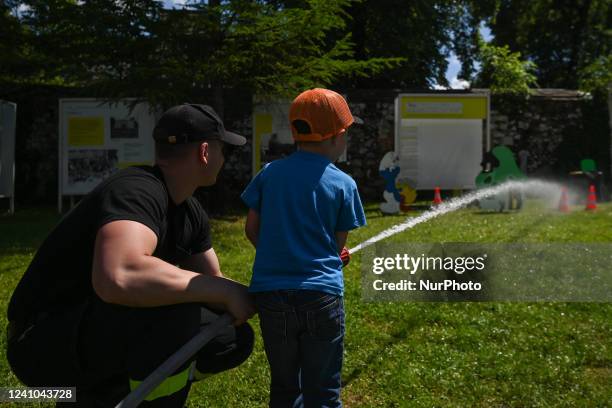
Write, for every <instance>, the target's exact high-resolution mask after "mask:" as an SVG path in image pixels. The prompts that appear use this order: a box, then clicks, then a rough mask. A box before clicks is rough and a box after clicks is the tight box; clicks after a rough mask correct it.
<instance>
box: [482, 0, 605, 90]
mask: <svg viewBox="0 0 612 408" xmlns="http://www.w3.org/2000/svg"><path fill="white" fill-rule="evenodd" d="M496 2H497V11H495V12H494V13H493V14H492V17H491V19H490V21H489V23H490V26H491V30H492V33H493V35H494V39H493V43H494V45H497V46H504V45H508V47H509V48H510V50H511V51H513V52H520V53H521V55H523V56H524V57H525V58H526V59H528V60H529V61H533V62H534V63H535V64H536V65H537V70H536V76H537V78H538V83H539V84H540V86H542V87H548V88H571V89H576V88H577V87H578V86H579V79H580V78H581V77H582V76H583V71H584V70H585V69H587V67H590V66H592V64H593V63H596V61H598V60H599V59H600V58H603V59H604V60H605V59H606V58H609V56H610V52H611V49H610V46H611V44H612V41H611V40H612V38H611V34H612V31H611V30H610V27H611V26H612V13H611V10H610V1H609V0H497V1H496Z"/></svg>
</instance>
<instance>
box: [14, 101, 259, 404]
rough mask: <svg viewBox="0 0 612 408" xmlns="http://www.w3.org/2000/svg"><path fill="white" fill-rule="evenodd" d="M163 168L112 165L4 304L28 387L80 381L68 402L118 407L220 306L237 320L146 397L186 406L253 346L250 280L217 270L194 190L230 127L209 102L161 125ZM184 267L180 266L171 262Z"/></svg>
mask: <svg viewBox="0 0 612 408" xmlns="http://www.w3.org/2000/svg"><path fill="white" fill-rule="evenodd" d="M153 137H154V139H155V142H156V164H155V166H153V167H151V166H142V167H131V168H127V169H124V170H121V171H119V172H117V173H115V174H114V175H113V176H111V177H110V178H108V179H107V180H105V181H104V182H102V183H101V184H100V185H99V186H98V187H97V188H96V189H95V190H94V191H92V192H91V193H89V194H88V195H87V196H85V197H84V198H83V200H82V201H81V202H80V203H79V204H78V205H77V206H76V207H75V208H74V209H73V210H72V211H70V212H69V213H68V214H67V215H66V216H65V217H64V218H63V219H62V220H61V221H60V222H59V224H58V225H57V226H56V227H55V229H54V230H53V231H52V232H51V234H50V235H49V236H48V237H47V239H46V240H45V241H44V242H43V244H42V245H41V247H40V248H39V249H38V252H37V253H36V255H35V256H34V259H33V260H32V263H31V264H30V266H29V267H28V269H27V271H26V272H25V274H24V276H23V278H22V279H21V281H20V282H19V284H18V286H17V288H16V290H15V292H14V293H13V296H12V298H11V301H10V304H9V308H8V319H9V322H10V323H9V327H8V346H7V357H8V361H9V364H10V366H11V368H12V369H13V372H14V373H15V375H16V376H17V378H19V379H20V380H21V381H22V382H23V383H24V384H26V385H28V386H76V387H77V393H76V398H77V403H76V404H71V405H70V406H73V407H74V406H79V407H109V406H115V405H116V404H117V403H118V402H119V401H120V400H121V399H123V398H124V397H125V396H126V395H127V394H128V393H129V392H130V390H132V389H134V388H135V387H137V386H138V385H139V383H140V382H142V381H143V380H144V379H145V378H146V377H147V376H148V375H149V374H150V373H151V372H152V371H154V370H155V369H156V368H157V367H158V366H159V365H160V364H162V363H163V362H164V361H165V360H166V359H167V358H168V357H169V356H170V355H172V354H173V353H174V352H175V351H176V350H178V349H179V348H180V347H181V346H183V345H184V344H185V343H187V342H188V341H189V340H190V339H191V338H193V337H194V336H195V335H196V334H197V333H198V332H199V331H200V330H201V328H202V327H203V326H206V325H207V324H210V323H211V322H212V321H213V320H214V319H216V318H217V316H218V315H219V314H220V313H222V312H223V311H228V312H229V313H230V314H231V315H232V316H233V317H234V319H235V321H234V325H233V326H228V327H226V328H225V329H224V330H223V332H222V333H220V334H219V335H218V336H217V337H216V338H215V339H213V340H212V341H211V342H209V343H208V344H207V345H206V346H204V347H203V348H202V349H201V350H200V352H199V353H198V354H197V355H196V356H194V357H193V358H192V359H191V360H190V361H188V362H187V363H185V364H184V365H183V366H181V367H180V368H179V369H178V370H177V371H176V372H175V373H174V374H173V375H172V376H170V377H168V378H167V379H166V380H165V381H164V382H163V383H162V384H160V385H159V386H158V387H157V388H156V389H155V390H153V392H152V393H151V394H149V396H148V397H147V398H146V400H145V401H144V402H143V403H142V405H141V406H143V407H183V406H184V403H185V400H186V399H187V394H188V393H189V388H190V386H191V383H192V382H193V381H196V380H198V379H201V378H203V376H206V375H210V374H214V373H218V372H220V371H224V370H228V369H230V368H232V367H236V366H238V365H240V364H241V363H242V362H243V361H245V360H246V359H247V358H248V356H249V355H250V354H251V351H252V348H253V331H252V329H251V327H250V326H249V324H248V323H246V321H247V320H248V319H249V318H251V317H252V316H253V314H254V313H255V309H254V305H253V304H252V302H251V299H250V296H249V294H248V293H247V288H246V287H245V286H244V285H242V284H240V283H238V282H235V281H233V280H231V279H228V278H225V277H224V276H223V274H222V273H221V270H220V267H219V261H218V259H217V255H216V254H215V251H214V250H213V247H212V243H211V236H210V227H209V222H208V216H207V215H206V213H205V212H204V210H203V209H202V207H201V206H200V204H199V203H198V201H197V200H196V199H195V198H193V197H192V194H193V192H194V191H195V189H196V188H198V187H200V186H210V185H212V184H214V183H215V181H216V178H217V174H218V173H219V171H220V169H221V167H222V165H223V162H224V156H223V148H224V145H225V144H231V145H243V144H244V143H245V142H246V140H245V138H244V137H242V136H239V135H237V134H234V133H230V132H228V131H226V130H225V128H224V126H223V123H222V121H221V119H220V118H219V117H218V116H217V114H216V113H215V111H214V110H213V109H212V108H210V107H209V106H206V105H195V104H183V105H179V106H175V107H173V108H171V109H169V110H168V111H166V112H165V113H164V114H163V115H162V117H161V118H160V120H159V122H158V123H157V125H156V127H155V130H154V134H153ZM175 265H177V266H175Z"/></svg>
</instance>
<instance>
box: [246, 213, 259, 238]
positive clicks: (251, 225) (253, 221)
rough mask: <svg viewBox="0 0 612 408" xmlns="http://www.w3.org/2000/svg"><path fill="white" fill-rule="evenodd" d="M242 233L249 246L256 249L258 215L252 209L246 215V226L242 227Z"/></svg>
mask: <svg viewBox="0 0 612 408" xmlns="http://www.w3.org/2000/svg"><path fill="white" fill-rule="evenodd" d="M244 233H245V234H246V237H247V238H248V240H249V241H251V244H253V246H254V247H255V248H257V237H258V236H259V213H258V212H257V211H255V210H253V209H252V208H251V209H249V213H248V214H247V219H246V224H245V225H244Z"/></svg>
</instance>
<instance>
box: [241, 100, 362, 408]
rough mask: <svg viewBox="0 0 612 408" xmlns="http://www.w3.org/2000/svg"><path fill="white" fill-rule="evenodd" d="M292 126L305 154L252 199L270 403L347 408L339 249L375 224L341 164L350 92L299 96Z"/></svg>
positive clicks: (266, 180)
mask: <svg viewBox="0 0 612 408" xmlns="http://www.w3.org/2000/svg"><path fill="white" fill-rule="evenodd" d="M289 120H290V123H291V131H292V134H293V138H294V139H295V141H296V142H297V146H298V149H297V151H296V152H295V153H293V154H292V155H290V156H289V157H287V158H285V159H282V160H277V161H274V162H272V163H270V164H268V165H267V166H266V167H264V168H263V169H262V170H261V171H260V172H259V173H258V174H257V176H256V177H255V178H254V179H253V181H251V183H250V184H249V185H248V186H247V188H246V189H245V191H244V192H243V193H242V199H243V201H244V202H245V203H246V204H247V206H248V207H249V213H248V216H247V221H246V228H245V232H246V235H247V238H248V239H249V240H250V241H251V242H252V243H253V245H254V246H255V247H256V249H257V253H256V256H255V264H254V266H253V277H252V279H251V285H250V288H249V291H250V292H252V293H254V296H255V301H256V305H257V308H258V311H259V319H260V324H261V332H262V336H263V340H264V347H265V350H266V355H267V357H268V362H269V363H270V369H271V376H272V381H271V390H270V407H273V408H274V407H282V408H287V407H304V406H305V407H317V408H318V407H341V406H342V403H341V402H340V388H341V384H340V371H341V368H342V353H343V339H344V330H345V329H344V303H343V297H342V295H343V289H344V285H343V279H342V266H343V262H342V260H341V258H340V256H339V253H340V250H341V249H342V248H343V247H344V245H345V243H346V238H347V236H348V231H349V230H352V229H354V228H357V227H360V226H362V225H365V223H366V220H365V215H364V212H363V207H362V205H361V201H360V199H359V193H358V192H357V185H356V184H355V181H353V179H352V178H351V177H350V176H348V175H347V174H345V173H343V172H342V171H340V170H339V169H338V168H337V167H336V166H334V165H333V162H334V161H335V160H336V159H338V157H340V155H341V154H342V152H343V151H344V149H345V148H346V139H347V131H348V128H349V127H350V126H351V125H352V124H353V123H354V122H355V118H353V115H352V114H351V112H350V110H349V107H348V105H347V103H346V101H345V100H344V98H343V97H342V96H341V95H339V94H337V93H336V92H333V91H330V90H327V89H312V90H308V91H305V92H303V93H301V94H300V95H299V96H298V97H297V98H295V100H294V101H293V103H292V104H291V109H290V112H289ZM343 258H344V256H343Z"/></svg>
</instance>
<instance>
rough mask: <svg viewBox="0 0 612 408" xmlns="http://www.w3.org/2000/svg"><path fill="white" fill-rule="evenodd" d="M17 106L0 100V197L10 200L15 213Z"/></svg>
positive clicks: (11, 208)
mask: <svg viewBox="0 0 612 408" xmlns="http://www.w3.org/2000/svg"><path fill="white" fill-rule="evenodd" d="M16 123H17V105H16V104H14V103H12V102H6V101H1V100H0V197H2V198H8V199H9V200H10V203H9V205H10V212H11V214H12V213H14V212H15V130H16Z"/></svg>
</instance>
